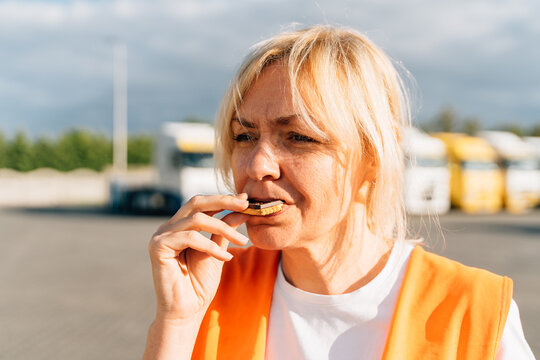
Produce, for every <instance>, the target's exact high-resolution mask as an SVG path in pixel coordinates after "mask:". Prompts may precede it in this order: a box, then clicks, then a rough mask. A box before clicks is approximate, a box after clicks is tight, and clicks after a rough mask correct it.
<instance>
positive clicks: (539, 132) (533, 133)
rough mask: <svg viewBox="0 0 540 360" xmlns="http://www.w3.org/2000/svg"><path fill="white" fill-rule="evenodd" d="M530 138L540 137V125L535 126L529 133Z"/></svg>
mask: <svg viewBox="0 0 540 360" xmlns="http://www.w3.org/2000/svg"><path fill="white" fill-rule="evenodd" d="M529 136H540V125H535V126H533V127H532V129H531V131H529Z"/></svg>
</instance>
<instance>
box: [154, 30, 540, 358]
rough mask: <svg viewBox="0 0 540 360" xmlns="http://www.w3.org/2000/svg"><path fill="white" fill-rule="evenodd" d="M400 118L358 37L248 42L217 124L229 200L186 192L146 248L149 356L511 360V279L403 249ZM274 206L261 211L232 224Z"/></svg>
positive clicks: (372, 55) (339, 33)
mask: <svg viewBox="0 0 540 360" xmlns="http://www.w3.org/2000/svg"><path fill="white" fill-rule="evenodd" d="M408 123H409V111H408V106H407V99H406V97H405V96H404V92H403V91H402V84H401V81H400V79H399V76H398V74H397V72H396V70H395V69H394V67H393V66H392V64H391V62H390V61H389V59H388V58H387V56H386V55H385V54H384V53H383V52H382V51H381V50H380V49H378V48H377V47H376V46H375V45H373V44H372V43H371V42H369V41H368V40H367V39H366V38H365V37H363V36H361V35H359V34H358V33H356V32H354V31H351V30H344V29H337V28H333V27H329V26H319V27H313V28H309V29H304V30H300V31H296V32H289V33H283V34H280V35H277V36H275V37H273V38H271V39H269V40H267V41H264V42H262V43H260V44H258V45H257V46H256V47H255V48H254V50H253V51H252V53H251V54H250V55H249V56H248V58H247V59H246V60H245V62H244V64H243V65H242V67H241V68H240V70H239V72H238V74H237V76H236V78H235V79H234V80H233V82H232V84H231V86H230V88H229V90H228V92H227V94H226V95H225V97H224V100H223V103H222V106H221V109H220V112H219V115H218V117H217V121H216V125H217V150H216V156H217V167H218V168H219V170H220V171H221V173H222V175H224V178H225V179H229V184H230V185H231V189H233V191H234V192H235V193H237V194H238V195H216V196H197V197H194V198H193V199H191V200H190V201H189V202H188V203H187V204H186V205H185V206H183V207H182V208H181V209H180V210H178V212H177V213H176V214H175V215H174V216H173V217H172V218H171V219H170V220H169V221H168V222H166V223H165V224H163V225H162V226H161V227H160V228H159V229H158V230H157V232H156V233H155V234H154V236H153V238H152V240H151V242H150V245H149V252H150V258H151V261H152V271H153V277H154V284H155V290H156V296H157V313H156V319H155V321H154V323H153V324H152V325H151V327H150V330H149V333H148V342H147V348H146V352H145V358H146V359H168V358H171V359H172V358H174V359H188V358H190V357H191V356H193V358H196V359H199V358H204V359H215V358H219V359H252V358H253V359H263V358H267V359H299V358H308V359H313V358H332V359H346V358H366V359H378V358H381V357H382V358H386V359H396V358H400V359H406V358H410V359H417V358H437V359H450V358H456V357H457V358H470V359H473V358H483V359H487V358H494V357H495V356H496V354H497V352H499V357H501V356H504V355H505V354H506V356H507V355H508V354H507V353H506V352H504V353H503V352H501V350H498V349H499V346H498V345H499V343H500V339H501V335H502V332H503V328H504V324H507V325H508V323H507V321H506V319H507V315H508V312H509V308H510V303H511V292H512V290H511V280H509V279H507V278H503V277H499V276H496V275H493V274H490V273H487V272H484V271H481V270H477V269H471V268H466V267H464V266H462V265H459V264H457V263H454V262H451V261H449V260H446V259H443V258H440V257H437V256H435V255H431V254H428V253H426V252H424V251H423V250H422V249H421V248H420V247H417V248H414V250H413V245H412V244H411V243H410V242H409V243H408V242H406V241H405V229H406V225H405V214H404V210H403V203H402V200H401V186H402V177H403V169H402V153H401V149H400V145H399V136H400V135H399V134H400V128H402V127H403V126H407V125H408ZM248 200H249V201H248ZM273 201H282V202H283V205H281V206H280V210H279V211H278V212H276V213H273V214H271V215H268V216H259V215H247V214H244V213H242V211H244V210H246V209H247V208H248V206H249V203H250V202H259V203H269V202H273ZM224 210H227V211H228V212H230V213H229V214H228V215H226V216H225V217H223V218H222V219H217V218H215V217H213V215H215V214H217V213H219V212H221V211H224ZM242 223H245V224H246V227H247V230H248V234H249V239H250V240H251V242H252V243H253V245H254V246H252V247H250V248H248V249H247V250H245V249H238V248H237V249H234V250H230V251H227V247H228V244H229V242H231V243H233V244H235V245H245V244H246V243H247V242H248V239H247V238H246V237H244V236H243V235H241V234H240V233H239V232H237V231H236V230H235V229H236V228H237V227H238V226H239V225H241V224H242ZM201 231H204V232H207V233H210V234H212V236H211V239H207V238H206V237H204V236H203V235H202V234H200V232H201ZM233 255H234V259H233ZM486 297H487V298H488V299H489V301H485V300H486ZM494 300H496V301H494ZM514 307H515V306H514V305H513V306H512V308H514ZM511 312H512V311H511ZM511 315H512V314H511ZM515 318H516V316H513V315H512V316H510V317H509V319H511V320H512V324H513V325H512V326H517V328H518V329H521V327H520V324H519V316H517V320H516V319H515ZM516 321H517V325H516ZM507 327H508V326H507ZM506 333H507V331H505V334H506ZM518 333H519V331H518ZM517 338H518V340H515V339H513V340H512V341H514V342H513V343H512V342H511V343H512V344H515V343H517V344H518V345H519V346H521V347H522V353H523V354H526V355H527V354H528V353H527V350H528V348H527V345H526V342H524V339H523V340H521V338H520V337H519V336H517ZM503 339H504V336H503ZM520 341H521V342H520ZM519 346H518V347H519ZM502 351H506V350H502ZM528 351H529V352H530V350H528ZM515 354H516V353H515V352H514V353H513V355H514V356H515ZM530 356H532V354H531V355H530ZM514 358H515V357H514Z"/></svg>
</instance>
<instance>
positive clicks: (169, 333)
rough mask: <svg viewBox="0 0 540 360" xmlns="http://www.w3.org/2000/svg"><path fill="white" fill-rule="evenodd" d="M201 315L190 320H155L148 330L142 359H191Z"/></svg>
mask: <svg viewBox="0 0 540 360" xmlns="http://www.w3.org/2000/svg"><path fill="white" fill-rule="evenodd" d="M203 317H204V314H203V316H196V317H194V318H193V319H191V320H184V321H168V320H157V319H156V320H155V321H154V322H153V323H152V325H150V329H149V330H148V337H147V340H146V350H145V352H144V356H143V360H154V359H163V360H165V359H174V360H182V359H191V353H192V351H193V347H194V346H195V340H196V339H197V334H198V332H199V327H200V325H201V321H202V318H203Z"/></svg>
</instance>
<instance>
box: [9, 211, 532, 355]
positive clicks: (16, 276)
mask: <svg viewBox="0 0 540 360" xmlns="http://www.w3.org/2000/svg"><path fill="white" fill-rule="evenodd" d="M165 220H166V218H164V217H130V216H119V215H111V214H107V213H106V212H103V211H102V210H100V209H78V210H75V211H73V209H69V210H66V209H43V210H25V209H19V210H13V209H12V210H0V242H1V246H2V251H1V252H0V293H1V294H2V296H0V323H1V324H2V325H1V326H0V349H1V351H0V359H10V360H18V359H34V360H35V359H73V360H76V359H103V360H106V359H137V358H140V357H141V356H142V352H143V349H144V344H145V338H146V331H147V329H148V326H149V325H150V323H151V321H152V317H153V315H154V307H155V303H154V295H153V287H152V277H151V273H150V264H149V260H148V256H147V250H146V248H147V243H148V240H149V238H150V236H151V234H152V233H153V232H154V231H155V229H156V228H157V227H158V226H159V225H160V224H161V223H162V222H164V221H165ZM410 223H411V228H412V229H413V230H412V233H413V234H416V235H418V236H421V237H424V239H425V243H426V246H427V247H428V248H429V249H431V251H434V252H437V253H440V254H442V255H444V256H447V257H449V258H452V259H456V260H458V261H461V262H462V263H464V264H466V265H471V266H477V267H482V268H486V269H488V270H491V271H493V272H496V273H498V274H504V275H508V276H510V277H511V278H512V279H513V280H514V298H515V299H516V302H517V303H518V306H519V308H520V312H521V319H522V322H523V326H524V330H525V335H526V337H527V340H528V342H529V344H530V345H531V348H532V349H533V352H534V353H535V355H536V356H537V357H538V356H539V355H540V306H539V300H538V296H539V295H540V281H539V275H540V211H539V210H535V211H534V212H532V213H530V214H526V215H520V216H515V215H509V214H506V213H500V214H497V215H490V216H487V215H486V216H471V215H466V214H463V213H461V212H457V211H453V212H451V213H450V214H448V215H444V216H441V217H440V226H439V225H437V223H436V222H435V221H434V220H433V219H429V218H426V217H423V218H420V217H413V218H411V221H410ZM443 237H444V239H443Z"/></svg>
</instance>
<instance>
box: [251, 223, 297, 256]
mask: <svg viewBox="0 0 540 360" xmlns="http://www.w3.org/2000/svg"><path fill="white" fill-rule="evenodd" d="M246 227H247V232H248V236H249V239H250V240H251V243H252V244H253V245H254V246H255V247H258V248H260V249H264V250H282V249H284V248H286V247H288V246H289V245H290V242H291V239H294V237H293V236H291V233H290V232H287V231H285V230H284V229H283V228H277V227H274V226H267V225H266V226H265V225H255V226H253V225H252V226H250V225H249V224H247V226H246Z"/></svg>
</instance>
